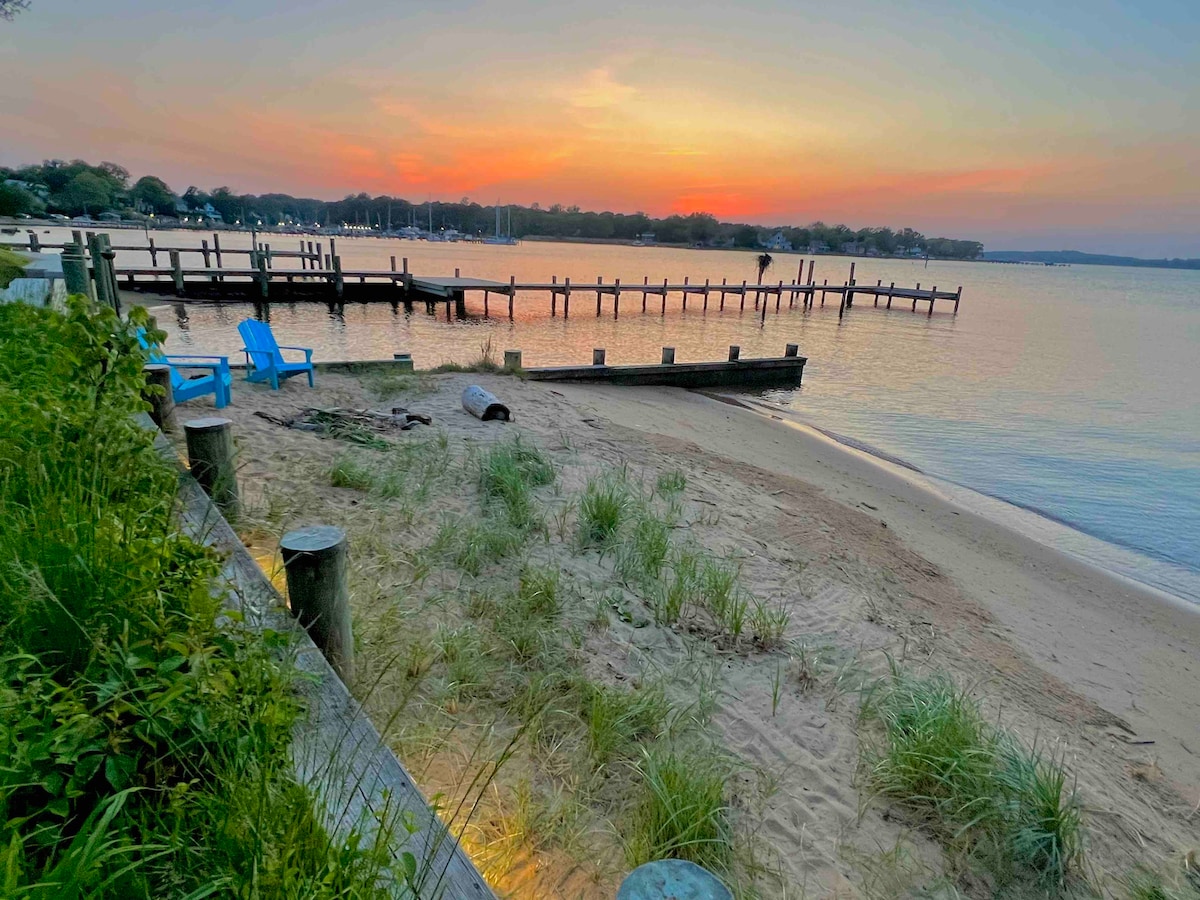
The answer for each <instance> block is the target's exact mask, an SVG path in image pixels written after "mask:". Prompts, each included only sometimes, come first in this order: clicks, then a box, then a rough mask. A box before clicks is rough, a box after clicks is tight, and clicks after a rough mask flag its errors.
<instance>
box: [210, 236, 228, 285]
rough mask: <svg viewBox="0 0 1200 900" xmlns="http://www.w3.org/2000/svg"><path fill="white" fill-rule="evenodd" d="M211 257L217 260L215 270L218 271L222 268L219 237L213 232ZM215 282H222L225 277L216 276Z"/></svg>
mask: <svg viewBox="0 0 1200 900" xmlns="http://www.w3.org/2000/svg"><path fill="white" fill-rule="evenodd" d="M213 256H215V257H216V260H217V268H218V269H220V268H221V267H222V263H221V237H220V235H218V234H217V233H216V232H215V231H214V232H213ZM217 280H218V281H224V280H225V276H224V275H218V276H217Z"/></svg>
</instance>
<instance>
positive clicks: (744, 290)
mask: <svg viewBox="0 0 1200 900" xmlns="http://www.w3.org/2000/svg"><path fill="white" fill-rule="evenodd" d="M745 311H746V279H745V278H743V279H742V303H741V306H739V307H738V312H745Z"/></svg>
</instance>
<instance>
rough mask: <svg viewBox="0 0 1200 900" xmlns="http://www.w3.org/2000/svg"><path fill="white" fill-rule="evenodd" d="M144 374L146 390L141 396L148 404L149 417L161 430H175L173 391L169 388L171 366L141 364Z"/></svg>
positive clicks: (164, 364)
mask: <svg viewBox="0 0 1200 900" xmlns="http://www.w3.org/2000/svg"><path fill="white" fill-rule="evenodd" d="M142 371H143V372H144V373H145V374H146V386H147V387H148V388H157V390H147V391H146V392H145V393H144V394H143V395H142V396H143V398H144V399H145V400H146V402H147V403H149V404H150V418H151V419H153V420H154V424H155V425H157V426H158V427H159V428H161V429H162V430H163V431H175V430H176V428H178V425H177V424H176V421H175V392H174V391H173V390H172V389H171V367H170V366H169V365H167V364H166V363H148V364H147V365H144V366H142Z"/></svg>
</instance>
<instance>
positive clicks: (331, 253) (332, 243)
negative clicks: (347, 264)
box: [329, 238, 337, 259]
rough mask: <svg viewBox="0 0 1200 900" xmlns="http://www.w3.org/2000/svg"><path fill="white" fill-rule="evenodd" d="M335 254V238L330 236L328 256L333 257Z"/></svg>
mask: <svg viewBox="0 0 1200 900" xmlns="http://www.w3.org/2000/svg"><path fill="white" fill-rule="evenodd" d="M335 256H337V238H330V239H329V258H330V259H333V257H335Z"/></svg>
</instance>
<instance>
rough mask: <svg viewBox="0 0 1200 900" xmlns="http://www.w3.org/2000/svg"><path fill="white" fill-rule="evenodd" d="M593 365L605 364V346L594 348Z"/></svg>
mask: <svg viewBox="0 0 1200 900" xmlns="http://www.w3.org/2000/svg"><path fill="white" fill-rule="evenodd" d="M592 365H593V366H602V365H604V348H603V347H596V348H594V349H593V350H592Z"/></svg>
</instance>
